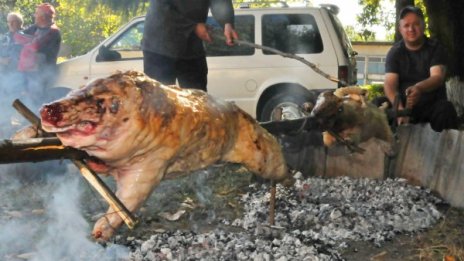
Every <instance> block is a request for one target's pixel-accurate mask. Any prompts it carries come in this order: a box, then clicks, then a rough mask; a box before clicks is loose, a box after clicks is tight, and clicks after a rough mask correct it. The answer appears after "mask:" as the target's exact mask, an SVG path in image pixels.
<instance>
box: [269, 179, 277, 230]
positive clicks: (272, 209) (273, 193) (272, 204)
mask: <svg viewBox="0 0 464 261" xmlns="http://www.w3.org/2000/svg"><path fill="white" fill-rule="evenodd" d="M276 190H277V188H276V183H275V181H274V180H272V181H271V198H270V199H269V225H271V226H273V225H275V201H276Z"/></svg>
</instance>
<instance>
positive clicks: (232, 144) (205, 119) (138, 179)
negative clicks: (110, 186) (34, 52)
mask: <svg viewBox="0 0 464 261" xmlns="http://www.w3.org/2000/svg"><path fill="white" fill-rule="evenodd" d="M40 114H41V119H42V127H43V129H44V130H45V131H47V132H52V133H56V135H57V136H58V138H59V139H60V140H61V142H62V143H63V144H64V145H66V146H71V147H74V148H77V149H81V150H84V151H86V152H87V153H88V154H90V155H92V156H95V157H97V158H99V159H101V160H102V161H103V162H104V164H105V168H98V170H100V171H102V170H103V171H105V174H109V175H112V176H113V177H114V178H115V180H116V182H117V191H116V196H117V197H118V198H119V199H120V200H121V201H122V203H123V204H124V205H125V206H126V207H127V208H128V209H129V210H130V211H132V212H135V211H136V210H137V209H138V208H139V207H140V206H141V204H142V203H143V202H144V201H145V200H146V199H147V198H148V196H149V195H150V194H151V192H152V191H153V189H154V188H155V187H156V186H157V185H158V184H159V182H160V181H161V180H162V179H164V178H168V177H170V176H175V175H176V174H177V173H179V172H182V173H185V172H190V171H193V170H197V169H201V168H205V167H207V166H208V165H210V164H213V163H216V162H233V163H240V164H243V165H244V166H245V167H246V168H248V169H249V170H250V171H252V172H254V173H255V174H257V175H259V176H261V177H263V178H266V179H271V180H275V181H278V182H279V181H284V180H288V179H291V178H290V177H289V174H288V171H287V167H286V163H285V160H284V158H283V155H282V152H281V148H280V146H279V144H278V142H277V141H276V139H275V138H274V137H273V136H272V135H271V134H269V133H268V132H267V131H266V130H265V129H263V128H262V127H260V126H259V124H257V122H256V121H255V120H254V119H253V118H251V117H250V116H249V115H248V114H246V113H245V112H243V111H242V110H240V109H239V108H238V107H237V106H235V105H234V104H232V103H229V102H225V101H221V100H219V99H215V98H213V97H211V96H210V95H208V94H206V93H205V92H203V91H199V90H193V89H180V88H178V87H176V86H163V85H161V84H160V83H158V82H156V81H154V80H152V79H150V78H148V77H147V76H145V75H144V74H143V73H140V72H136V71H128V72H125V73H121V72H118V73H116V74H113V75H112V76H110V77H108V78H103V79H98V80H95V81H93V82H91V83H89V84H88V85H87V86H85V87H84V88H82V89H80V90H76V91H73V92H71V93H70V94H69V95H68V96H66V97H64V98H63V99H60V100H58V101H55V102H52V103H50V104H47V105H44V106H43V107H42V109H41V112H40ZM121 224H122V220H121V218H120V217H119V216H118V215H117V214H115V213H114V210H113V209H111V207H110V208H109V209H108V211H107V213H106V215H105V216H104V217H102V218H100V219H99V220H98V221H97V222H96V224H95V226H94V229H93V232H92V233H93V235H94V236H95V237H100V239H103V240H107V239H109V238H110V237H111V236H112V235H113V233H114V232H115V230H116V229H117V228H118V227H119V226H120V225H121Z"/></svg>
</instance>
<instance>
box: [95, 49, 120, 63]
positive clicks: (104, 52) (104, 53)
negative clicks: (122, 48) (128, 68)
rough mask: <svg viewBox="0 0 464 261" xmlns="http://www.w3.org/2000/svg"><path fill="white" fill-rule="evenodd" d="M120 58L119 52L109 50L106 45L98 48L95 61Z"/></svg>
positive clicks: (108, 60)
mask: <svg viewBox="0 0 464 261" xmlns="http://www.w3.org/2000/svg"><path fill="white" fill-rule="evenodd" d="M119 60H121V54H120V53H119V52H118V51H114V50H110V48H108V47H106V46H101V47H100V49H98V55H97V62H110V61H119Z"/></svg>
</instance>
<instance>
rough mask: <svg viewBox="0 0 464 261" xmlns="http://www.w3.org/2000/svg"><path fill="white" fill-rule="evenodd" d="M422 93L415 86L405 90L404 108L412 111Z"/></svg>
mask: <svg viewBox="0 0 464 261" xmlns="http://www.w3.org/2000/svg"><path fill="white" fill-rule="evenodd" d="M421 94H422V91H421V90H420V89H419V87H418V86H417V85H414V86H410V87H408V88H407V89H406V108H408V109H412V108H413V107H414V105H416V104H417V102H418V101H419V99H420V97H421Z"/></svg>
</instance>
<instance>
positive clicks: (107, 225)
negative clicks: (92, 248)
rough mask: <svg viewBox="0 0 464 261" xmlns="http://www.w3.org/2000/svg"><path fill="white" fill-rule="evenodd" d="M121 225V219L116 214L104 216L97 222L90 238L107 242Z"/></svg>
mask: <svg viewBox="0 0 464 261" xmlns="http://www.w3.org/2000/svg"><path fill="white" fill-rule="evenodd" d="M121 224H122V219H121V218H120V217H119V216H118V215H116V214H114V213H113V214H108V213H107V214H105V215H104V216H103V217H101V218H100V219H98V220H97V222H96V223H95V226H94V227H93V231H92V236H93V238H94V239H96V240H97V241H108V240H109V239H110V238H111V237H112V236H113V234H114V232H115V231H116V229H117V228H118V227H120V226H121Z"/></svg>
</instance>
